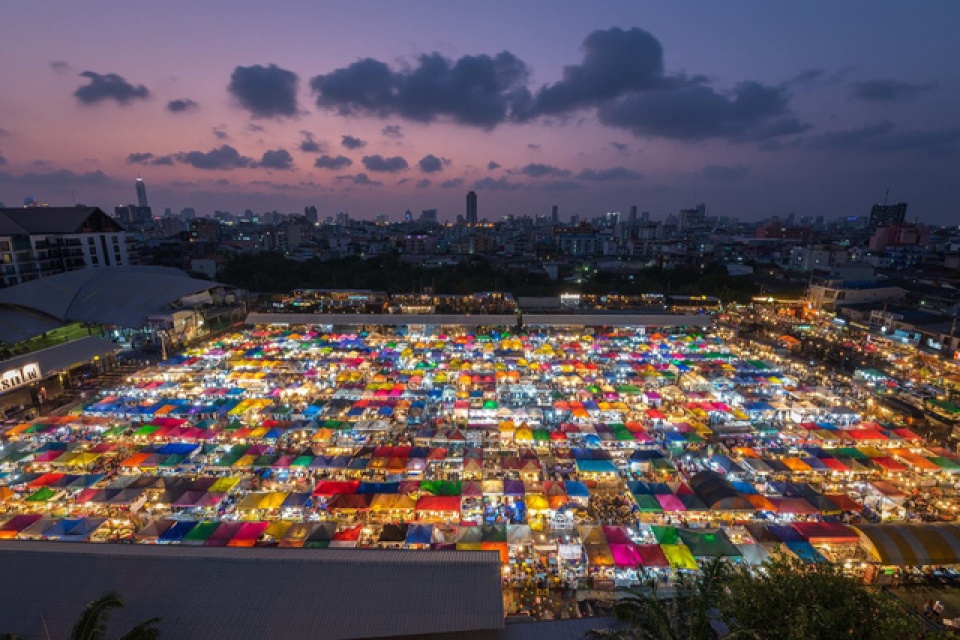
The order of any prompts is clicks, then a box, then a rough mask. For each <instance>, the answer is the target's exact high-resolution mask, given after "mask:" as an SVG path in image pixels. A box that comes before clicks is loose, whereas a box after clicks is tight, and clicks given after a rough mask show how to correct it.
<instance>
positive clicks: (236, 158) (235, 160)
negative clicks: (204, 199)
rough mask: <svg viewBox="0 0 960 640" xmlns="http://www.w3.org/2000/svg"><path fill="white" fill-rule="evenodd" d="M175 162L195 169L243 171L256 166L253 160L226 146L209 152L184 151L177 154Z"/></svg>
mask: <svg viewBox="0 0 960 640" xmlns="http://www.w3.org/2000/svg"><path fill="white" fill-rule="evenodd" d="M177 160H178V161H180V162H182V163H183V164H188V165H190V166H191V167H194V168H195V169H211V170H216V169H222V170H228V169H243V168H246V167H252V166H255V165H256V161H255V160H254V159H253V158H248V157H246V156H243V155H240V152H239V151H237V150H236V149H234V148H233V147H231V146H230V145H228V144H225V145H222V146H220V147H218V148H216V149H211V150H210V151H186V152H184V153H179V154H177Z"/></svg>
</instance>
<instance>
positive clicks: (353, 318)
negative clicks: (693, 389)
mask: <svg viewBox="0 0 960 640" xmlns="http://www.w3.org/2000/svg"><path fill="white" fill-rule="evenodd" d="M246 322H247V324H330V325H377V324H379V325H384V326H397V325H411V324H429V325H460V326H467V327H477V326H489V325H498V326H512V325H514V324H516V322H517V318H516V316H512V315H457V314H434V315H427V314H409V315H408V314H390V313H251V314H249V315H248V316H247V320H246ZM711 322H712V320H711V318H710V317H709V316H695V315H679V314H668V313H664V314H634V313H627V314H604V313H600V314H588V313H583V314H534V313H526V314H524V315H523V324H525V325H527V326H554V327H562V326H568V327H592V326H604V327H633V326H640V327H707V326H710V323H711Z"/></svg>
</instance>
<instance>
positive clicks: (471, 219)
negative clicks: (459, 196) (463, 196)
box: [467, 191, 477, 224]
mask: <svg viewBox="0 0 960 640" xmlns="http://www.w3.org/2000/svg"><path fill="white" fill-rule="evenodd" d="M467 224H477V192H476V191H469V192H467Z"/></svg>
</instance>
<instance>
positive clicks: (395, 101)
mask: <svg viewBox="0 0 960 640" xmlns="http://www.w3.org/2000/svg"><path fill="white" fill-rule="evenodd" d="M528 73H529V72H528V69H527V65H526V64H525V63H524V62H523V61H522V60H520V59H519V58H517V57H516V56H515V55H513V54H512V53H510V52H508V51H504V52H502V53H499V54H497V55H495V56H489V55H477V56H464V57H462V58H459V59H458V60H451V59H449V58H446V57H444V56H442V55H441V54H439V53H429V54H423V55H420V56H417V58H416V59H415V61H414V62H413V63H412V64H410V65H408V66H407V67H405V68H403V69H401V70H399V71H394V70H392V69H391V68H390V67H389V66H388V65H387V64H386V63H384V62H381V61H379V60H374V59H372V58H365V59H363V60H359V61H357V62H355V63H353V64H351V65H349V66H347V67H343V68H341V69H337V70H335V71H332V72H331V73H328V74H326V75H319V76H316V77H314V78H313V79H312V80H311V81H310V87H311V89H312V90H313V92H314V93H315V94H316V96H317V106H319V107H321V108H328V109H333V110H335V111H336V112H337V113H339V114H340V115H357V114H365V115H375V116H379V117H382V118H385V117H389V116H400V117H402V118H406V119H409V120H415V121H418V122H431V121H433V120H436V119H438V118H448V119H450V120H452V121H454V122H458V123H460V124H466V125H472V126H479V127H483V128H491V127H494V126H496V125H498V124H500V123H502V122H505V121H506V120H508V119H510V118H511V117H512V114H513V113H514V112H515V111H517V109H518V105H521V104H525V103H526V102H527V101H529V91H528V90H527V88H526V86H525V83H526V80H527V76H528Z"/></svg>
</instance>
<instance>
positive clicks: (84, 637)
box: [70, 591, 160, 640]
mask: <svg viewBox="0 0 960 640" xmlns="http://www.w3.org/2000/svg"><path fill="white" fill-rule="evenodd" d="M122 607H123V601H122V600H120V596H119V595H118V594H117V593H116V592H115V591H109V592H107V593H105V594H103V595H102V596H100V597H99V598H97V599H96V600H94V601H93V602H91V603H90V604H88V605H87V608H86V609H84V610H83V613H81V614H80V617H79V618H77V621H76V622H75V623H74V625H73V630H72V631H71V632H70V640H105V638H106V637H107V622H108V620H109V618H110V613H111V612H112V611H113V610H114V609H120V608H122ZM159 622H160V618H151V619H149V620H146V621H144V622H141V623H140V624H138V625H136V626H135V627H133V628H132V629H131V630H130V631H128V632H127V633H126V634H124V635H123V636H122V637H121V638H120V640H156V639H157V638H159V637H160V629H159V628H157V624H158V623H159Z"/></svg>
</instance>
